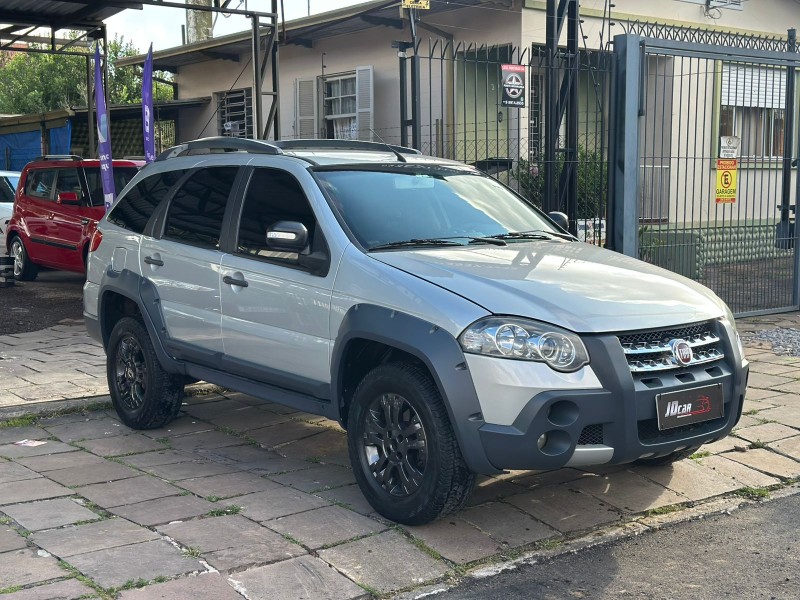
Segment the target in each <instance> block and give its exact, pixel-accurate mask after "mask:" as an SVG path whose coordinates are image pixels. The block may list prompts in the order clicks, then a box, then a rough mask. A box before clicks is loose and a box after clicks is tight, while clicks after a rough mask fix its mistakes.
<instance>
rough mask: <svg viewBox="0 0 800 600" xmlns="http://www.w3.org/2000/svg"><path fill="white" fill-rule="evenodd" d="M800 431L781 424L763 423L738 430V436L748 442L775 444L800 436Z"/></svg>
mask: <svg viewBox="0 0 800 600" xmlns="http://www.w3.org/2000/svg"><path fill="white" fill-rule="evenodd" d="M799 433H800V431H798V430H797V429H794V428H792V427H787V426H786V425H783V424H781V423H762V424H760V425H754V426H753V427H745V428H744V429H741V428H740V429H738V430H737V432H736V436H737V437H740V438H742V439H745V440H747V441H748V442H774V441H776V440H782V439H784V438H788V437H792V436H793V435H797V434H799Z"/></svg>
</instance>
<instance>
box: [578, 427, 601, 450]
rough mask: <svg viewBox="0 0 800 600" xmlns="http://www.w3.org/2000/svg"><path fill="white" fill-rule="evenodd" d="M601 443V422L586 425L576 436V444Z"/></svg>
mask: <svg viewBox="0 0 800 600" xmlns="http://www.w3.org/2000/svg"><path fill="white" fill-rule="evenodd" d="M602 443H603V424H602V423H598V424H597V425H587V426H586V427H584V428H583V431H581V435H580V437H579V438H578V445H579V446H583V445H586V444H602Z"/></svg>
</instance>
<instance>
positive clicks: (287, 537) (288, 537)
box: [281, 533, 303, 547]
mask: <svg viewBox="0 0 800 600" xmlns="http://www.w3.org/2000/svg"><path fill="white" fill-rule="evenodd" d="M281 537H283V539H285V540H286V541H287V542H291V543H293V544H297V545H298V546H301V547H302V546H303V544H302V543H300V540H298V539H297V538H296V537H294V536H291V535H289V534H288V533H282V534H281Z"/></svg>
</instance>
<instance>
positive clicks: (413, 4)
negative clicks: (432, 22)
mask: <svg viewBox="0 0 800 600" xmlns="http://www.w3.org/2000/svg"><path fill="white" fill-rule="evenodd" d="M403 8H421V9H422V10H430V8H431V0H403Z"/></svg>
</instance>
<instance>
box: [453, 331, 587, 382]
mask: <svg viewBox="0 0 800 600" xmlns="http://www.w3.org/2000/svg"><path fill="white" fill-rule="evenodd" d="M458 341H459V342H460V343H461V347H462V348H463V349H464V352H469V353H470V354H483V355H484V356H496V357H498V358H511V359H517V360H533V361H536V362H543V363H547V365H548V366H550V368H552V369H554V370H556V371H562V372H567V373H569V372H572V371H577V370H578V369H580V368H581V367H583V366H584V365H586V364H589V354H588V353H587V352H586V348H585V346H584V345H583V342H582V341H581V338H579V337H578V336H577V335H575V334H574V333H572V332H570V331H567V330H565V329H561V328H560V327H555V326H553V325H549V324H548V323H540V322H539V321H532V320H530V319H519V318H516V317H487V318H485V319H481V320H480V321H476V322H475V323H473V324H472V325H470V326H469V327H467V328H466V329H465V330H464V332H463V333H462V334H461V335H460V336H458Z"/></svg>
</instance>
